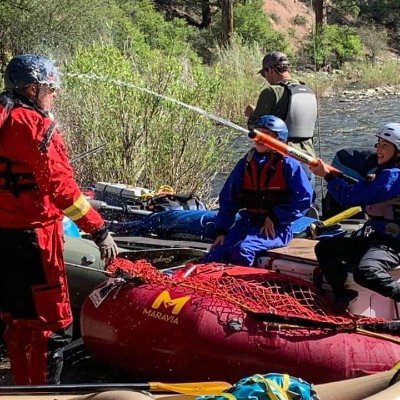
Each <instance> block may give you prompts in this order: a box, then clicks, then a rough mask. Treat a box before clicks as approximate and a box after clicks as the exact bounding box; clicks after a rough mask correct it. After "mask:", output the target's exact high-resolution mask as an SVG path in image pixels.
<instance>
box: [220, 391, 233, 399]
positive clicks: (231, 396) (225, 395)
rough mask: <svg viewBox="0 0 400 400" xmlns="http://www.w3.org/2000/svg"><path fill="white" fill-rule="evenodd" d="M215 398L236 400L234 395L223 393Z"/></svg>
mask: <svg viewBox="0 0 400 400" xmlns="http://www.w3.org/2000/svg"><path fill="white" fill-rule="evenodd" d="M217 396H218V397H219V396H222V397H225V398H226V399H228V400H237V398H236V396H235V395H234V394H232V393H225V392H223V393H220V394H217Z"/></svg>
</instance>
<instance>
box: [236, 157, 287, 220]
mask: <svg viewBox="0 0 400 400" xmlns="http://www.w3.org/2000/svg"><path fill="white" fill-rule="evenodd" d="M253 155H254V149H252V150H250V151H249V153H248V154H247V156H246V165H245V168H244V176H243V182H242V187H241V190H240V194H239V196H238V198H237V199H236V200H237V202H238V204H239V206H240V207H241V208H246V209H248V210H249V211H252V212H259V213H262V212H268V211H269V210H270V209H271V208H272V207H274V206H276V205H278V204H282V203H286V202H287V201H288V200H289V189H288V186H287V183H286V179H285V176H284V163H283V157H282V156H281V155H280V154H277V153H271V155H270V158H269V160H268V161H267V162H266V163H265V165H264V166H263V167H262V168H261V170H259V166H258V165H257V163H256V161H255V160H254V157H253Z"/></svg>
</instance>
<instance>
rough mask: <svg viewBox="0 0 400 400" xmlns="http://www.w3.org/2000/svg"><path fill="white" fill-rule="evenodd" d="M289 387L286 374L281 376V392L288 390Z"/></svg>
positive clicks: (288, 378)
mask: <svg viewBox="0 0 400 400" xmlns="http://www.w3.org/2000/svg"><path fill="white" fill-rule="evenodd" d="M289 385H290V377H289V375H288V374H283V384H282V387H283V390H288V389H289Z"/></svg>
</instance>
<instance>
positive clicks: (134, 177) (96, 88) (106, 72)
mask: <svg viewBox="0 0 400 400" xmlns="http://www.w3.org/2000/svg"><path fill="white" fill-rule="evenodd" d="M143 62H144V63H145V64H142V65H136V64H132V63H131V62H130V60H129V59H128V58H126V57H125V56H124V55H123V53H122V52H121V51H120V50H118V49H117V48H116V47H112V46H106V45H93V46H91V47H86V48H83V47H82V48H80V49H78V51H77V52H76V54H75V55H74V58H73V60H72V61H71V62H70V63H69V64H68V65H67V66H66V67H67V68H66V73H65V77H64V81H65V84H64V88H65V89H64V90H63V93H62V94H61V98H60V104H59V109H58V111H59V113H60V115H61V119H62V123H63V127H64V130H65V131H66V132H67V141H68V144H69V146H70V148H71V149H73V153H74V154H80V153H82V152H84V151H86V150H88V149H90V148H93V147H95V146H97V145H99V144H101V143H106V145H107V146H106V149H105V150H104V151H103V152H101V153H98V154H97V155H96V156H91V157H88V158H86V159H83V160H82V162H80V163H78V164H76V166H75V168H76V170H77V171H78V174H79V180H80V182H81V183H82V184H88V183H91V182H94V181H99V180H105V181H113V182H124V183H128V184H132V185H140V186H146V187H150V188H157V187H158V186H160V185H161V184H170V185H171V186H173V187H174V188H175V189H177V190H178V191H180V192H195V193H197V194H199V195H202V196H203V197H204V198H207V196H208V195H209V193H210V184H211V180H212V179H213V177H214V176H215V174H217V173H218V172H219V171H221V170H222V169H224V168H225V166H226V164H227V163H228V162H229V158H227V157H225V155H224V157H221V156H222V154H223V153H224V151H225V149H226V147H227V146H228V144H229V138H230V135H229V134H223V135H221V134H219V133H218V132H217V129H216V128H215V126H214V123H213V122H212V121H211V120H210V119H207V118H205V117H204V116H201V115H199V114H197V113H194V112H193V111H191V110H188V109H187V108H183V107H182V106H181V105H179V104H175V103H173V102H170V101H167V100H164V99H162V98H160V97H156V96H154V95H152V94H150V93H147V92H144V91H142V90H140V89H139V88H143V87H145V88H148V89H149V90H152V91H154V92H157V93H159V94H161V95H164V96H169V97H171V98H174V99H177V100H179V101H181V102H184V103H186V104H192V105H195V106H198V107H200V108H202V109H204V110H213V109H214V107H215V104H216V96H217V94H218V90H219V84H220V80H219V79H218V78H217V77H214V78H213V77H210V76H208V75H206V74H205V73H204V70H203V68H202V67H201V66H200V65H198V64H193V63H191V62H190V60H189V59H184V58H176V57H172V56H169V57H167V56H165V55H163V53H162V52H159V51H155V50H152V51H151V52H150V53H149V54H148V55H147V58H146V59H145V60H143Z"/></svg>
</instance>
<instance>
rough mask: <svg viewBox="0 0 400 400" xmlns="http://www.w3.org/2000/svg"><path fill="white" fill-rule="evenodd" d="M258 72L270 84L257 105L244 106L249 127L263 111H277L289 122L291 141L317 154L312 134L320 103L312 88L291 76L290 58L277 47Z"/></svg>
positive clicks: (299, 147)
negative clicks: (318, 103)
mask: <svg viewBox="0 0 400 400" xmlns="http://www.w3.org/2000/svg"><path fill="white" fill-rule="evenodd" d="M258 72H259V73H260V74H261V75H262V76H263V77H264V78H265V79H266V80H267V82H268V86H267V87H266V88H265V89H264V90H263V91H262V92H261V93H260V95H259V97H258V101H257V105H256V106H255V107H254V106H253V105H251V104H249V105H247V106H246V108H245V111H244V114H245V116H246V117H247V118H248V120H247V125H248V128H249V129H250V130H251V129H253V128H254V122H255V121H256V120H257V119H258V118H260V117H261V116H263V115H266V114H271V115H275V116H276V117H279V118H281V119H282V120H283V121H285V122H286V125H287V127H288V131H289V136H288V144H290V145H291V146H293V147H295V148H297V149H298V150H301V151H303V152H306V153H307V154H309V155H310V156H312V157H315V156H316V154H315V149H314V145H313V137H314V128H315V123H316V120H317V115H318V107H317V98H316V96H315V94H314V92H313V91H312V89H311V88H309V87H308V86H307V85H305V84H304V83H303V82H300V81H298V80H296V79H293V78H292V76H291V73H290V62H289V60H288V58H287V57H286V55H285V54H283V53H281V52H278V51H273V52H270V53H268V54H267V55H266V56H265V57H264V59H263V61H262V68H261V69H260V70H259V71H258ZM302 166H303V168H304V170H305V172H306V174H307V177H308V178H309V179H310V181H311V182H312V184H313V186H314V176H313V174H311V172H310V170H309V168H308V166H306V165H304V164H303V165H302Z"/></svg>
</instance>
